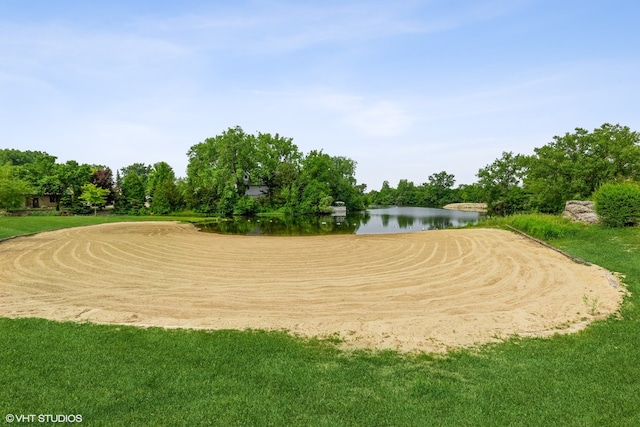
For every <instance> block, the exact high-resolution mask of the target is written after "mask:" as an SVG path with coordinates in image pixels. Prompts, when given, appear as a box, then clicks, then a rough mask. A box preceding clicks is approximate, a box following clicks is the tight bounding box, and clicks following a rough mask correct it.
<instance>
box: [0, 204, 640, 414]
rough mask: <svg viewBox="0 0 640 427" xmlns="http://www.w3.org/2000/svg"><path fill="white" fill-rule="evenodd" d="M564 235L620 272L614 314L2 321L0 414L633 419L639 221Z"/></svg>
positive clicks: (638, 385)
mask: <svg viewBox="0 0 640 427" xmlns="http://www.w3.org/2000/svg"><path fill="white" fill-rule="evenodd" d="M514 219H515V217H514V218H511V219H508V220H507V221H506V222H503V225H504V224H506V223H510V224H513V220H514ZM0 221H1V220H0ZM530 221H537V222H539V224H538V226H540V224H544V223H545V222H548V223H550V224H551V223H554V222H555V221H556V220H555V218H552V217H545V216H536V217H535V218H532V219H530ZM0 223H1V222H0ZM489 225H491V224H489ZM555 226H556V225H553V227H555ZM569 227H573V226H569ZM543 228H544V227H543ZM560 235H561V236H563V237H562V238H556V239H554V240H551V241H550V243H552V244H553V245H555V246H558V247H560V248H562V249H564V250H566V251H568V252H570V253H572V254H574V255H577V256H579V257H582V258H584V259H587V260H589V261H591V262H593V263H596V264H599V265H601V266H604V267H606V268H608V269H610V270H613V271H617V272H620V273H623V274H625V276H626V278H625V282H626V283H627V285H628V288H629V290H630V291H631V292H632V296H630V297H627V298H626V299H625V302H624V304H623V306H622V308H621V310H620V313H619V314H618V315H615V316H612V317H611V318H609V319H607V320H603V321H599V322H596V323H594V324H592V325H591V326H589V327H588V328H587V329H585V330H583V331H581V332H579V333H577V334H574V335H557V336H555V337H553V338H547V339H524V338H523V339H520V338H517V337H514V338H511V339H509V340H508V341H506V342H504V343H501V344H493V345H488V346H485V347H483V348H481V349H476V350H461V351H456V352H451V353H449V354H447V355H428V354H418V355H403V354H398V353H395V352H390V351H385V352H371V351H356V352H353V351H350V352H347V351H341V350H338V349H337V348H336V347H335V346H334V344H333V343H332V341H331V340H324V341H323V340H318V339H302V338H296V337H291V336H289V335H287V334H285V333H283V332H264V331H211V332H207V331H184V330H162V329H159V328H150V329H139V328H135V327H122V326H105V325H94V324H88V323H83V324H77V323H58V322H51V321H46V320H41V319H0V337H1V338H2V345H0V415H1V416H4V415H5V414H41V413H44V414H47V413H53V414H82V416H83V425H104V426H129V425H137V426H139V425H150V426H151V425H152V426H161V425H167V426H169V425H171V426H178V425H224V426H226V425H274V426H280V425H301V426H307V425H312V426H313V425H318V426H335V425H338V426H339V425H362V426H405V425H407V426H444V425H452V426H514V425H515V426H520V425H522V426H542V425H544V426H637V425H640V400H639V396H640V381H639V379H640V363H639V362H638V361H639V360H640V305H639V304H638V298H637V296H636V295H637V293H638V290H639V289H640V256H638V255H639V251H640V229H637V228H635V229H606V228H601V227H597V226H591V227H583V226H580V227H577V228H576V230H573V231H571V232H566V233H560ZM537 237H540V236H537ZM1 253H2V244H0V255H1ZM0 298H1V297H0ZM0 301H1V300H0Z"/></svg>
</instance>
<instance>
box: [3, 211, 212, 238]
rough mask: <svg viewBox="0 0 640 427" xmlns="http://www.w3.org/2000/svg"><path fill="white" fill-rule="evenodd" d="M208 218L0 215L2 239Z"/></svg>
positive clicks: (196, 220)
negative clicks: (99, 226)
mask: <svg viewBox="0 0 640 427" xmlns="http://www.w3.org/2000/svg"><path fill="white" fill-rule="evenodd" d="M205 220H207V218H202V217H195V216H194V217H191V216H127V215H104V216H103V215H99V216H59V215H38V216H0V239H6V238H8V237H13V236H22V235H25V234H31V233H38V232H41V231H50V230H57V229H60V228H68V227H81V226H85V225H95V224H105V223H111V222H124V221H189V222H198V221H205Z"/></svg>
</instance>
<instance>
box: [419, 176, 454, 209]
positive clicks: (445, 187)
mask: <svg viewBox="0 0 640 427" xmlns="http://www.w3.org/2000/svg"><path fill="white" fill-rule="evenodd" d="M455 183H456V178H455V176H454V175H453V174H449V173H447V172H445V171H442V172H438V173H434V174H431V175H429V182H428V183H427V184H425V187H426V202H427V205H428V206H432V207H438V208H441V207H442V206H444V205H446V204H448V203H452V202H454V201H455V191H454V189H453V185H454V184H455Z"/></svg>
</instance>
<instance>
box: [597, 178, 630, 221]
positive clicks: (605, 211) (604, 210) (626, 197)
mask: <svg viewBox="0 0 640 427" xmlns="http://www.w3.org/2000/svg"><path fill="white" fill-rule="evenodd" d="M593 197H594V201H595V202H596V213H597V214H598V216H600V220H601V221H602V224H604V225H606V226H608V227H624V226H628V225H635V224H638V223H639V222H640V186H638V185H637V184H635V183H631V182H624V183H621V184H604V185H603V186H601V187H600V188H599V189H598V191H596V192H595V193H594V196H593Z"/></svg>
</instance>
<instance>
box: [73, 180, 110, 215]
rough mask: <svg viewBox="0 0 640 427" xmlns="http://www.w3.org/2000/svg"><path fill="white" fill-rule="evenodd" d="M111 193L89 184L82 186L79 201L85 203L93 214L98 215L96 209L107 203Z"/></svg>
mask: <svg viewBox="0 0 640 427" xmlns="http://www.w3.org/2000/svg"><path fill="white" fill-rule="evenodd" d="M110 192H111V191H110V190H109V189H106V188H100V187H98V186H96V185H95V184H92V183H89V184H85V185H83V186H82V194H80V196H79V197H78V199H79V200H82V201H84V202H86V203H87V204H88V205H89V206H91V207H92V208H93V214H94V215H97V214H98V207H99V206H102V205H104V204H106V203H107V198H108V197H109V193H110Z"/></svg>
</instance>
